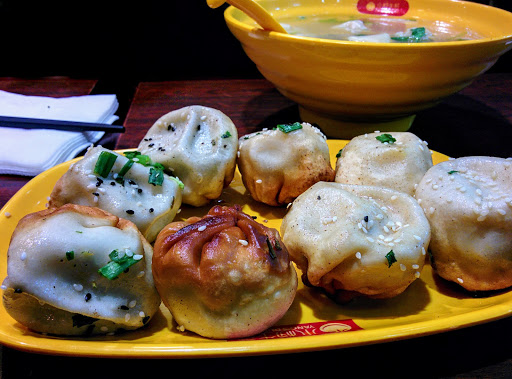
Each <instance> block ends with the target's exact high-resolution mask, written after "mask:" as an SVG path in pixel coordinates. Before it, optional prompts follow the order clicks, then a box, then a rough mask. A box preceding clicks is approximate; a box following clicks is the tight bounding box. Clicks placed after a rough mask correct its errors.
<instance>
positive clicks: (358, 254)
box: [356, 251, 361, 259]
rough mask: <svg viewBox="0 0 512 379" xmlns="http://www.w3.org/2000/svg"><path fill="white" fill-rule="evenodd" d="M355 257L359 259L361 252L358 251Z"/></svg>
mask: <svg viewBox="0 0 512 379" xmlns="http://www.w3.org/2000/svg"><path fill="white" fill-rule="evenodd" d="M356 258H357V259H361V253H360V252H359V251H358V252H357V253H356Z"/></svg>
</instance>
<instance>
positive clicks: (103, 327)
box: [100, 326, 108, 332]
mask: <svg viewBox="0 0 512 379" xmlns="http://www.w3.org/2000/svg"><path fill="white" fill-rule="evenodd" d="M100 330H101V331H102V332H108V328H107V327H106V326H102V327H101V328H100Z"/></svg>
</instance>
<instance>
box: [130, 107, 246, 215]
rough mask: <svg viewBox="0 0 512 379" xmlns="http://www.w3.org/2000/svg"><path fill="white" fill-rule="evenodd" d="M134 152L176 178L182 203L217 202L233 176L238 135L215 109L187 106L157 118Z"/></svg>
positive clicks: (230, 123) (196, 204)
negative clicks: (179, 186) (181, 194)
mask: <svg viewBox="0 0 512 379" xmlns="http://www.w3.org/2000/svg"><path fill="white" fill-rule="evenodd" d="M138 150H139V151H140V152H141V153H142V154H145V155H148V156H149V157H150V158H151V159H152V160H153V161H155V162H158V163H160V164H162V165H163V166H164V167H165V168H166V170H168V171H170V172H172V173H173V175H175V176H177V177H178V178H180V180H181V181H182V182H183V184H184V185H185V188H184V189H183V200H182V201H183V203H185V204H189V205H192V206H196V207H198V206H202V205H206V204H208V203H209V202H210V201H211V200H213V199H217V198H218V197H219V196H220V195H221V193H222V190H223V189H224V187H227V186H228V185H229V184H230V183H231V181H232V180H233V177H234V175H235V167H236V153H237V150H238V132H237V129H236V127H235V125H234V124H233V122H232V121H231V119H230V118H229V117H228V116H226V115H225V114H224V113H222V112H221V111H219V110H217V109H213V108H209V107H204V106H200V105H191V106H188V107H184V108H181V109H177V110H175V111H172V112H169V113H167V114H165V115H163V116H162V117H160V118H159V119H158V120H157V121H156V122H155V123H154V124H153V126H152V127H151V128H150V129H149V130H148V132H147V133H146V136H145V137H144V139H143V140H142V141H141V142H140V144H139V147H138Z"/></svg>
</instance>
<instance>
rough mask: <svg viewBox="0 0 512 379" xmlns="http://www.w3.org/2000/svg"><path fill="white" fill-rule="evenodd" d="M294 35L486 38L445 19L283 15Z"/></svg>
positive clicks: (402, 40) (374, 38)
mask: <svg viewBox="0 0 512 379" xmlns="http://www.w3.org/2000/svg"><path fill="white" fill-rule="evenodd" d="M278 21H279V22H280V24H281V25H282V26H283V27H284V28H285V29H286V31H287V32H288V33H289V34H291V35H297V36H304V37H315V38H324V39H333V40H345V41H360V42H395V43H416V42H446V41H463V40H472V39H478V38H482V37H481V36H480V35H478V34H477V33H476V32H475V31H473V30H471V29H469V28H465V27H456V26H454V25H452V24H449V23H446V22H444V21H425V20H421V21H420V20H416V19H403V18H391V17H359V18H357V17H349V16H330V15H329V16H299V17H289V18H286V17H285V18H280V19H279V20H278Z"/></svg>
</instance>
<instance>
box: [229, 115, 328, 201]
mask: <svg viewBox="0 0 512 379" xmlns="http://www.w3.org/2000/svg"><path fill="white" fill-rule="evenodd" d="M238 169H239V170H240V173H241V175H242V181H243V183H244V185H245V188H246V189H247V191H248V192H249V194H250V195H251V197H252V198H253V199H254V200H256V201H259V202H262V203H265V204H268V205H272V206H280V205H285V204H288V203H291V202H292V201H293V200H294V199H295V198H296V197H297V196H299V195H300V194H301V193H302V192H304V191H305V190H306V189H308V188H309V187H310V186H312V185H313V184H315V183H316V182H319V181H333V180H334V170H333V169H332V167H331V163H330V157H329V147H328V145H327V140H326V137H325V135H324V134H323V133H322V132H321V131H320V130H319V129H318V128H316V127H314V126H312V125H311V124H308V123H305V122H303V123H299V122H296V123H294V124H285V125H278V126H277V127H276V128H275V129H273V130H264V131H261V132H255V133H251V134H248V135H245V136H243V137H241V138H240V140H239V153H238Z"/></svg>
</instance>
